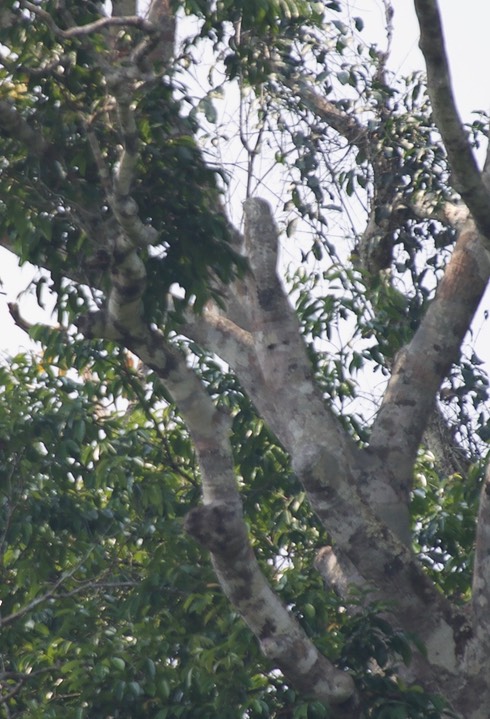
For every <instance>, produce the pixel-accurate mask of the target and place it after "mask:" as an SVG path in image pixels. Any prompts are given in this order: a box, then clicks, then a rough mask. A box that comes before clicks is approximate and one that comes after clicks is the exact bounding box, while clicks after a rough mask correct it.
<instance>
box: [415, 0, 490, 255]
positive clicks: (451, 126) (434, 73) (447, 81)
mask: <svg viewBox="0 0 490 719" xmlns="http://www.w3.org/2000/svg"><path fill="white" fill-rule="evenodd" d="M414 5H415V10H416V13H417V17H418V20H419V26H420V43H419V44H420V49H421V50H422V53H423V55H424V58H425V63H426V67H427V85H428V91H429V97H430V100H431V103H432V110H433V113H434V118H435V121H436V125H437V127H438V128H439V131H440V133H441V136H442V139H443V142H444V145H445V147H446V150H447V154H448V157H449V163H450V166H451V170H452V173H453V177H454V184H455V187H456V189H457V191H458V192H459V193H460V195H461V197H462V198H463V200H464V201H465V202H466V204H467V206H468V208H469V209H470V212H471V214H472V215H473V218H474V220H475V222H476V224H477V227H478V228H479V230H480V232H481V233H482V235H483V237H482V241H483V242H484V243H485V244H486V246H487V247H488V248H489V249H490V195H489V193H488V190H487V189H486V187H485V185H484V183H483V181H482V177H481V173H480V170H479V169H478V165H477V163H476V160H475V157H474V155H473V152H472V150H471V147H470V145H469V142H468V137H467V135H466V133H465V131H464V128H463V125H462V123H461V119H460V117H459V114H458V110H457V108H456V102H455V99H454V93H453V89H452V86H451V76H450V72H449V63H448V60H447V55H446V48H445V44H444V36H443V31H442V22H441V16H440V13H439V8H438V3H437V0H414Z"/></svg>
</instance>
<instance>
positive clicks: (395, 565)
mask: <svg viewBox="0 0 490 719" xmlns="http://www.w3.org/2000/svg"><path fill="white" fill-rule="evenodd" d="M403 567H404V563H403V560H402V559H401V557H393V559H391V560H390V561H389V562H386V564H385V565H384V567H383V571H384V573H385V574H386V576H387V577H393V576H395V575H396V574H399V573H400V572H401V571H402V570H403Z"/></svg>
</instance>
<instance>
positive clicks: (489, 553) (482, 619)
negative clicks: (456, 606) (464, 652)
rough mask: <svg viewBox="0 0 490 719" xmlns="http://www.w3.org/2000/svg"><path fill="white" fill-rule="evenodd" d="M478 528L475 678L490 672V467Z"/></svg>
mask: <svg viewBox="0 0 490 719" xmlns="http://www.w3.org/2000/svg"><path fill="white" fill-rule="evenodd" d="M476 527H477V529H476V547H475V564H474V570H473V596H472V602H473V618H474V631H475V637H476V640H477V643H476V646H475V652H474V655H473V656H472V657H471V663H470V665H469V667H468V669H469V670H470V672H471V673H472V674H474V675H477V674H480V675H482V674H484V675H488V672H489V671H490V465H489V467H488V468H487V472H486V476H485V480H484V482H483V486H482V490H481V495H480V508H479V511H478V521H477V525H476Z"/></svg>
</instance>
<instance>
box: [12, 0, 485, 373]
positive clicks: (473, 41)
mask: <svg viewBox="0 0 490 719" xmlns="http://www.w3.org/2000/svg"><path fill="white" fill-rule="evenodd" d="M393 6H394V9H395V17H394V29H395V37H394V41H393V45H392V53H391V63H390V64H391V67H392V69H393V70H394V71H395V72H397V73H400V74H407V73H409V72H410V71H412V70H414V69H422V68H423V61H422V56H421V54H420V51H419V50H418V46H417V43H418V31H417V21H416V17H415V12H414V9H413V4H412V2H411V0H393ZM440 7H441V12H442V15H443V23H444V31H445V36H446V45H447V49H448V54H449V58H450V64H451V72H452V78H453V85H454V90H455V94H456V99H457V103H458V107H459V109H460V113H461V115H462V117H463V120H465V121H469V120H470V119H471V112H472V111H473V110H489V109H490V77H489V74H488V68H489V67H490V43H489V42H488V28H489V27H490V2H489V1H488V0H466V1H465V3H464V9H463V8H462V4H461V2H457V0H440ZM350 8H351V14H352V15H353V16H356V15H359V16H361V17H362V18H363V20H364V22H365V31H364V34H365V36H366V40H367V41H372V40H377V41H378V44H379V45H380V47H381V48H382V47H383V35H382V34H380V28H382V27H383V26H384V21H383V18H384V10H383V4H382V2H381V0H351V3H350ZM31 276H32V270H30V269H29V268H24V269H19V268H18V265H17V259H16V258H15V257H14V256H13V255H12V254H11V253H8V252H6V251H5V250H2V249H1V248H0V280H1V282H2V284H3V287H1V289H2V291H3V292H4V293H5V294H2V295H0V353H3V352H5V351H7V352H9V353H14V352H16V351H17V350H18V349H23V348H25V347H27V346H29V342H28V339H27V337H26V335H25V333H24V332H22V331H21V330H20V329H19V328H17V327H16V326H15V324H14V322H13V320H12V319H11V317H10V314H9V312H8V308H7V302H12V301H16V299H17V295H18V293H19V291H21V290H22V289H24V288H25V286H26V285H27V283H28V280H29V278H30V277H31ZM21 308H22V314H23V316H25V317H26V319H28V320H29V321H30V322H37V321H43V320H44V321H46V319H45V316H43V314H44V313H43V312H42V311H41V310H40V309H39V308H38V306H37V303H36V300H35V297H33V296H32V295H31V297H24V298H23V299H22V301H21ZM485 310H490V296H489V295H487V297H486V299H485V300H484V301H483V303H482V307H481V310H480V312H479V315H478V317H477V319H476V321H475V324H474V334H475V337H476V338H477V340H478V341H477V346H476V351H477V354H479V355H480V356H482V357H484V358H485V359H488V362H489V364H490V336H489V331H488V321H485V320H484V315H483V313H484V311H485Z"/></svg>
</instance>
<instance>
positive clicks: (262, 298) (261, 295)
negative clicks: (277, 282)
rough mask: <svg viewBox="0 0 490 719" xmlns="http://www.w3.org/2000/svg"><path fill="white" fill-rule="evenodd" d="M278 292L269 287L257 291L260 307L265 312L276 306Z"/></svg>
mask: <svg viewBox="0 0 490 719" xmlns="http://www.w3.org/2000/svg"><path fill="white" fill-rule="evenodd" d="M276 295H277V293H276V290H275V289H274V288H271V287H267V288H265V289H260V290H257V298H258V300H259V305H260V306H261V308H262V309H263V310H266V311H267V310H271V309H272V308H273V306H274V300H275V298H276Z"/></svg>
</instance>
